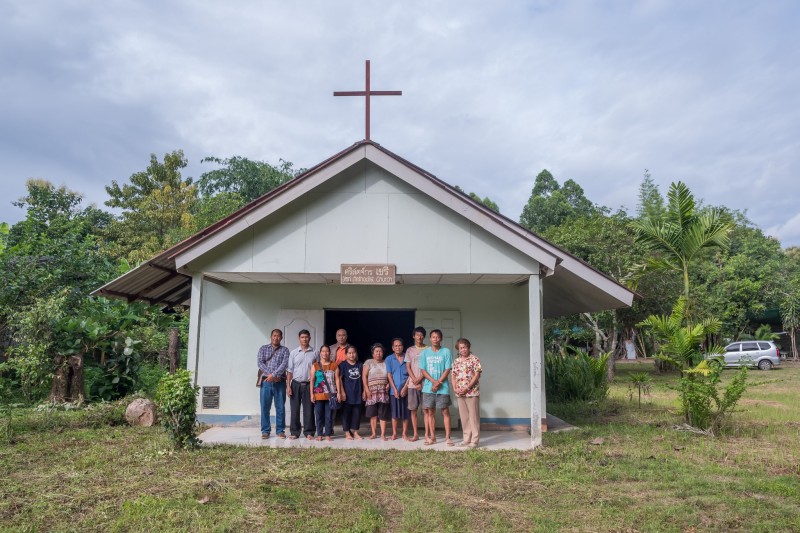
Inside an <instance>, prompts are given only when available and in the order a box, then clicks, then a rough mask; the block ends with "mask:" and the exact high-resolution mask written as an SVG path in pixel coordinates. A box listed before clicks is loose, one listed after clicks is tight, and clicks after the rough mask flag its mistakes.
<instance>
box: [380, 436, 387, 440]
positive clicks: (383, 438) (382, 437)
mask: <svg viewBox="0 0 800 533" xmlns="http://www.w3.org/2000/svg"><path fill="white" fill-rule="evenodd" d="M381 440H389V439H387V438H386V435H381Z"/></svg>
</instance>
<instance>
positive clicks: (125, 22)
mask: <svg viewBox="0 0 800 533" xmlns="http://www.w3.org/2000/svg"><path fill="white" fill-rule="evenodd" d="M386 4H387V3H379V2H371V3H367V2H336V3H333V2H322V1H310V2H304V3H302V4H301V5H288V4H286V3H281V2H266V3H265V2H237V3H219V2H199V3H198V2H191V3H189V2H172V3H165V4H164V5H160V6H158V7H149V4H146V3H136V2H112V3H108V4H106V5H103V6H102V7H101V6H99V5H98V4H96V3H94V2H71V3H68V4H65V5H64V6H54V5H48V6H46V7H45V6H38V5H36V4H28V3H26V4H22V3H19V5H17V4H13V5H12V4H11V3H8V4H6V5H5V6H0V16H2V18H1V19H0V20H2V22H0V96H2V98H1V99H0V119H1V121H0V156H2V160H3V162H4V163H5V164H4V167H3V171H2V174H0V179H1V180H2V184H3V194H2V197H0V220H8V221H12V222H13V221H14V220H16V219H18V218H19V217H20V216H21V215H22V213H21V212H20V211H19V210H16V209H15V208H13V207H11V206H10V204H9V202H8V200H10V199H14V198H16V197H18V196H21V195H22V194H23V193H24V180H25V178H27V177H29V176H37V177H43V178H47V179H50V180H52V181H54V182H56V183H65V184H67V185H68V186H70V187H71V188H73V189H77V190H80V191H81V192H83V193H85V195H86V196H87V199H89V200H90V201H94V202H96V203H99V204H102V202H103V200H104V199H105V192H104V189H103V186H104V185H106V184H108V183H109V182H110V180H111V179H117V180H124V179H126V178H127V177H128V176H129V175H130V174H131V173H133V172H135V171H137V170H140V169H142V168H144V166H145V165H146V164H147V160H148V157H149V154H150V153H151V152H155V153H158V154H163V153H164V152H167V151H170V150H173V149H177V148H182V149H184V151H185V152H186V155H187V157H188V158H189V159H190V162H191V165H190V168H189V169H188V171H189V174H190V175H194V176H197V175H199V174H200V173H201V172H203V171H204V170H206V169H207V166H204V165H201V164H200V163H199V161H200V159H201V158H203V157H205V156H208V155H217V156H222V157H225V156H230V155H234V154H238V155H245V156H247V157H251V158H256V159H265V160H269V161H273V162H274V161H277V159H278V158H284V159H287V160H290V161H293V162H294V163H295V164H296V165H297V166H304V167H308V166H311V165H313V164H315V163H317V162H319V161H321V160H323V159H325V158H326V157H328V156H330V155H332V154H333V153H335V152H337V151H339V150H340V149H342V148H344V147H346V146H349V145H350V144H352V143H353V142H355V141H357V140H359V139H361V138H363V101H362V100H361V99H357V98H333V97H332V95H331V93H332V91H334V90H355V89H360V88H361V87H362V86H363V69H364V64H363V61H364V59H366V58H370V59H372V75H373V76H372V79H373V87H374V88H375V89H400V90H403V96H402V97H401V98H397V97H379V98H375V99H374V100H373V127H372V132H373V135H372V136H373V139H374V140H376V141H377V142H380V143H381V144H383V145H384V146H386V147H387V148H389V149H390V150H393V151H395V152H397V153H399V154H400V155H402V156H404V157H407V158H409V159H410V160H412V161H414V162H415V163H417V164H418V165H420V166H422V167H423V168H425V169H427V170H429V171H431V172H433V173H434V174H436V175H437V176H439V177H440V178H442V179H444V180H446V181H448V182H450V183H454V184H459V185H461V186H462V187H463V188H465V189H467V190H473V191H475V192H477V193H479V194H481V195H484V196H485V195H488V196H490V197H491V198H493V199H494V200H495V201H497V202H498V203H499V204H500V207H501V209H502V211H503V213H505V214H507V215H508V216H511V217H512V218H516V217H517V216H518V215H519V213H520V211H521V209H522V206H523V205H524V203H525V201H526V200H527V198H528V196H529V194H530V189H531V187H532V184H533V179H534V177H535V176H536V174H537V173H538V172H539V171H540V170H541V169H543V168H548V169H549V170H550V171H551V172H553V174H554V175H555V176H556V177H557V178H558V179H559V180H562V181H563V180H564V179H567V178H572V179H575V180H576V181H577V182H578V183H580V184H581V185H582V186H583V187H584V189H585V190H586V193H587V195H588V197H589V198H590V199H591V200H593V201H595V202H598V203H602V204H605V205H608V206H611V207H618V206H626V207H627V208H628V209H633V208H634V207H635V203H636V194H637V190H638V186H639V183H640V181H641V177H642V172H643V170H644V169H645V168H649V169H650V171H651V173H652V174H653V177H654V179H655V180H656V182H657V183H658V184H659V185H660V186H661V188H662V191H665V190H666V188H667V186H668V185H669V183H670V182H671V181H673V180H677V179H681V180H684V181H685V182H686V183H688V184H689V186H690V187H691V188H692V190H693V191H694V192H695V194H696V195H697V196H698V197H701V198H703V199H704V200H705V202H706V203H710V204H724V205H727V206H729V207H731V208H735V209H741V210H747V213H748V216H749V217H750V219H751V220H753V221H754V222H755V223H756V224H758V225H759V226H760V227H762V228H764V230H765V231H766V232H768V233H770V234H772V235H775V236H776V237H778V238H780V239H781V241H782V244H783V245H784V246H788V245H798V244H800V204H798V203H797V201H796V199H795V198H793V196H794V195H793V194H791V193H792V192H793V191H796V189H797V186H796V185H795V180H794V176H793V169H794V168H798V167H800V155H798V154H800V151H798V148H800V146H798V145H799V144H800V131H798V130H799V129H800V126H798V125H799V124H800V120H798V118H800V117H799V116H798V114H800V111H798V110H799V109H800V105H799V104H800V101H799V100H800V96H798V90H797V87H798V81H800V80H799V79H798V77H800V74H798V73H797V69H796V68H795V64H794V63H795V58H796V57H798V52H800V50H798V48H800V37H799V36H798V35H797V32H796V31H795V27H796V23H797V21H798V19H799V17H798V14H800V13H799V11H800V8H798V7H797V6H796V5H795V3H792V2H785V3H780V2H769V3H762V4H756V3H744V2H742V3H736V2H733V3H732V2H704V3H700V4H698V3H694V2H658V1H653V2H643V3H638V4H635V5H631V4H629V3H623V2H602V3H586V2H565V3H563V2H559V3H555V2H549V1H541V2H528V3H521V2H519V3H518V2H507V3H497V4H496V5H492V6H489V5H487V4H486V3H484V2H475V1H471V2H436V3H433V2H404V3H397V4H394V5H386Z"/></svg>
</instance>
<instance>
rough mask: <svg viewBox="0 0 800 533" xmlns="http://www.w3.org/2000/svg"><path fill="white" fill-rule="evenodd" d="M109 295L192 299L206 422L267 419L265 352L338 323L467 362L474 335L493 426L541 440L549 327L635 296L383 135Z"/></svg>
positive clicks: (315, 339) (194, 354) (192, 342)
mask: <svg viewBox="0 0 800 533" xmlns="http://www.w3.org/2000/svg"><path fill="white" fill-rule="evenodd" d="M97 294H102V295H106V296H110V297H122V298H127V299H128V300H131V301H132V300H136V299H140V300H144V301H148V302H150V303H152V304H162V305H165V304H166V305H188V306H189V309H190V329H189V344H188V368H189V370H190V371H191V372H192V373H193V374H194V379H195V382H196V384H197V385H199V386H200V387H201V394H200V398H199V400H198V402H199V404H198V417H199V418H200V420H202V421H206V422H209V423H217V424H235V423H242V422H247V421H248V420H254V421H257V420H258V417H259V394H258V389H257V388H256V387H255V382H256V371H257V366H256V353H257V351H258V348H259V347H260V346H261V345H262V344H267V343H269V337H270V332H271V330H272V329H274V328H280V329H281V330H283V332H284V344H285V345H286V346H288V347H289V349H293V348H295V347H297V345H298V342H297V334H298V332H299V331H300V330H301V329H308V330H310V331H311V334H312V340H311V344H312V346H313V347H314V348H317V349H318V348H319V347H320V346H322V345H323V344H330V343H332V342H334V340H333V339H334V335H335V331H336V330H337V329H339V328H345V329H347V330H348V332H349V333H350V341H351V342H353V343H356V344H357V345H359V346H366V345H369V344H371V343H372V342H376V341H379V342H383V343H384V344H387V343H390V341H391V339H392V338H394V337H402V338H403V339H406V342H407V343H409V342H410V341H411V331H412V329H413V328H414V327H415V326H417V325H421V326H424V327H425V328H426V329H427V330H428V331H430V330H431V329H433V328H439V329H441V330H442V331H443V332H444V341H443V345H444V346H447V347H448V348H450V349H451V350H452V351H453V353H454V355H456V354H457V352H456V351H455V349H454V343H455V340H456V339H457V338H459V337H466V338H468V339H469V340H470V341H471V343H472V349H473V352H474V353H475V354H476V355H478V357H480V359H481V362H482V364H483V368H484V372H483V374H482V377H481V381H480V386H481V404H480V407H481V413H480V416H481V424H482V425H484V426H485V427H486V428H497V427H508V428H513V427H520V426H523V427H530V429H531V439H532V445H533V446H537V445H539V444H541V436H542V430H543V429H544V427H543V426H544V424H545V413H546V397H545V391H544V364H543V351H544V346H543V332H542V320H543V319H544V318H547V317H558V316H562V315H568V314H572V313H578V312H593V311H601V310H605V309H616V308H621V307H625V306H630V305H631V303H632V300H633V293H632V292H631V291H630V290H628V289H626V288H625V287H623V286H621V285H620V284H618V283H616V282H615V281H614V280H613V279H611V278H609V277H607V276H605V275H604V274H602V273H600V272H599V271H597V270H595V269H593V268H592V267H590V266H589V265H587V264H586V263H584V262H583V261H581V260H579V259H578V258H576V257H574V256H573V255H571V254H569V253H567V252H565V251H564V250H561V249H560V248H558V247H557V246H554V245H553V244H551V243H549V242H547V241H545V240H544V239H542V238H540V237H539V236H537V235H535V234H533V233H531V232H530V231H528V230H527V229H525V228H523V227H522V226H520V225H519V224H517V223H516V222H514V221H512V220H510V219H508V218H506V217H504V216H502V215H500V214H498V213H496V212H494V211H492V210H490V209H488V208H487V207H485V206H484V205H482V204H481V203H478V202H475V201H473V200H472V199H471V198H470V197H469V196H467V195H465V194H464V193H462V192H461V191H459V190H457V189H455V188H453V187H451V186H450V185H448V184H447V183H445V182H444V181H442V180H440V179H438V178H436V177H435V176H433V175H432V174H430V173H428V172H427V171H425V170H423V169H421V168H419V167H417V166H416V165H414V164H413V163H411V162H409V161H406V160H405V159H403V158H402V157H400V156H398V155H396V154H394V153H392V152H391V151H389V150H387V149H386V148H384V147H382V146H380V145H379V144H377V143H375V142H372V141H370V140H369V136H367V140H364V141H360V142H358V143H356V144H354V145H352V146H350V147H349V148H347V149H345V150H343V151H341V152H340V153H338V154H336V155H335V156H333V157H331V158H329V159H327V160H325V161H323V162H322V163H320V164H318V165H316V166H315V167H313V168H311V169H309V170H308V171H306V172H305V173H303V174H302V175H300V176H298V177H296V178H295V179H293V180H291V181H289V182H287V183H285V184H284V185H282V186H280V187H278V188H276V189H274V190H272V191H270V192H269V193H267V194H265V195H264V196H262V197H261V198H258V199H257V200H255V201H253V202H251V203H250V204H248V205H246V206H245V207H243V208H241V209H240V210H238V211H237V212H235V213H233V214H231V215H229V216H228V217H226V218H224V219H223V220H220V221H219V222H217V223H216V224H214V225H212V226H210V227H208V228H206V229H205V230H203V231H201V232H200V233H198V234H196V235H194V236H192V237H190V238H189V239H187V240H185V241H183V242H181V243H179V244H177V245H175V246H173V247H172V248H170V249H168V250H166V251H164V252H162V253H160V254H158V255H157V256H155V257H153V258H152V259H150V260H149V261H147V262H145V263H143V264H141V265H140V266H138V267H137V268H135V269H133V270H131V271H130V272H128V273H127V274H125V275H123V276H121V277H120V278H118V279H116V280H114V281H112V282H110V283H108V284H107V285H105V286H104V287H102V288H101V289H99V290H98V291H97ZM427 341H428V339H426V342H427ZM360 355H361V357H362V358H365V357H368V356H369V354H368V353H366V352H364V351H363V349H362V350H360ZM453 403H454V405H453V407H451V413H452V417H453V422H454V427H457V421H458V412H457V404H456V403H455V402H453ZM287 407H288V406H287ZM287 414H288V413H287Z"/></svg>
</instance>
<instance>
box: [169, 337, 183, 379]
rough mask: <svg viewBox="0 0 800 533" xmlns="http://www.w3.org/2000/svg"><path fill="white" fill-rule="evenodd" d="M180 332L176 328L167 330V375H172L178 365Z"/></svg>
mask: <svg viewBox="0 0 800 533" xmlns="http://www.w3.org/2000/svg"><path fill="white" fill-rule="evenodd" d="M180 342H181V337H180V331H178V328H172V329H170V330H169V373H170V374H174V373H175V371H177V370H178V365H179V364H180V361H181V357H180Z"/></svg>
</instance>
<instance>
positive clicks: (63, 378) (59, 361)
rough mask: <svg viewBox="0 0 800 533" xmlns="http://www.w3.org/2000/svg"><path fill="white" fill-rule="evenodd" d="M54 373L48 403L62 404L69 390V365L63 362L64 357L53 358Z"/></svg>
mask: <svg viewBox="0 0 800 533" xmlns="http://www.w3.org/2000/svg"><path fill="white" fill-rule="evenodd" d="M55 363H56V371H55V373H54V374H53V386H52V387H50V401H51V402H52V403H64V401H65V400H66V398H67V394H68V389H69V365H67V364H66V363H65V362H64V357H62V356H60V355H57V356H56V357H55Z"/></svg>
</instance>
